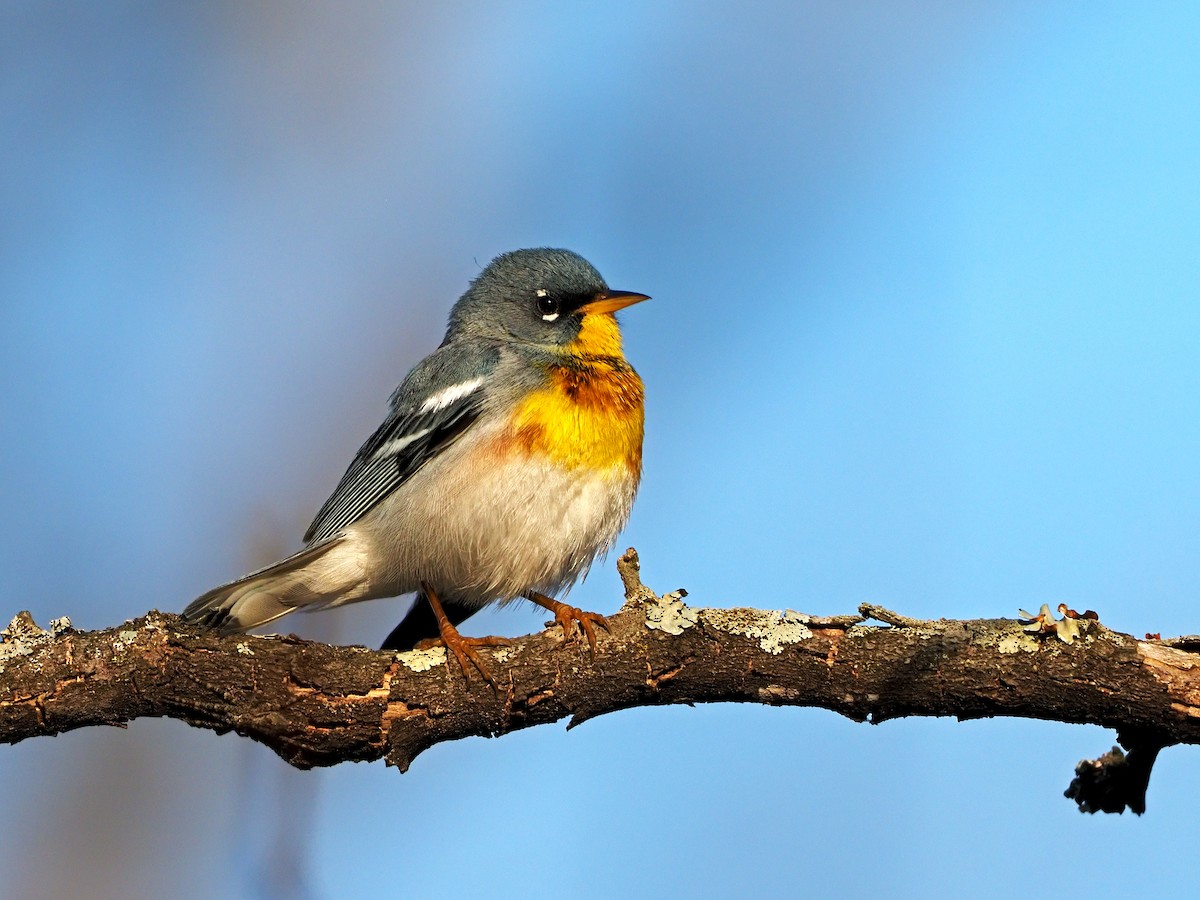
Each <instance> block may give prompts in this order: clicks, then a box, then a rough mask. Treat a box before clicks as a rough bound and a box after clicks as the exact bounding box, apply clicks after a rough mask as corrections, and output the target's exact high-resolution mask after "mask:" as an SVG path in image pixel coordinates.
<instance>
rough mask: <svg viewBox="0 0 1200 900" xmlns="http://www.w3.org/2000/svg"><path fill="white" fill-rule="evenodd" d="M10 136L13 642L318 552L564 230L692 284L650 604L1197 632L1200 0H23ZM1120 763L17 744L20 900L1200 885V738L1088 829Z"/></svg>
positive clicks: (564, 743) (816, 746)
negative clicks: (471, 307)
mask: <svg viewBox="0 0 1200 900" xmlns="http://www.w3.org/2000/svg"><path fill="white" fill-rule="evenodd" d="M0 156H2V158H3V161H4V163H3V166H0V387H2V390H3V415H2V416H0V458H2V459H3V465H2V466H0V497H2V498H3V501H2V502H3V514H2V521H0V571H2V572H3V573H4V574H3V580H4V587H3V588H2V589H0V599H2V601H3V602H2V603H0V618H2V619H3V620H4V621H5V622H6V621H7V620H8V619H9V618H10V617H11V615H12V614H14V613H15V612H16V611H17V610H19V609H25V608H28V609H31V610H32V611H33V613H34V615H35V617H36V618H37V620H38V621H39V622H40V623H42V624H45V623H46V621H47V620H48V619H50V618H52V617H55V616H60V615H64V614H67V615H70V616H71V618H72V619H73V621H74V623H75V624H76V626H77V627H81V628H89V629H90V628H100V627H107V626H111V625H115V624H117V623H119V622H121V621H122V620H124V619H127V618H131V617H133V616H137V615H140V614H141V613H143V612H145V611H146V610H147V609H149V608H158V609H164V610H180V609H182V607H183V606H184V605H185V604H186V603H187V602H188V601H189V600H190V599H192V598H193V597H194V596H195V595H197V594H198V593H200V592H201V591H203V590H205V589H207V588H209V587H211V586H213V585H214V584H216V583H218V582H221V581H225V580H227V579H229V578H232V577H234V576H237V575H240V574H242V573H244V572H245V571H247V570H249V569H250V568H251V567H253V566H256V565H258V564H261V563H264V562H267V561H270V560H273V559H275V558H277V557H278V556H280V555H282V554H283V553H284V552H286V551H288V550H292V549H295V548H297V547H298V546H299V542H300V536H301V534H302V533H303V531H304V529H305V526H306V525H307V524H308V521H309V520H310V518H311V516H312V515H313V513H314V512H315V510H316V509H317V507H318V506H319V505H320V503H321V501H322V500H323V499H324V498H325V496H326V495H327V494H328V492H329V491H330V490H331V489H332V488H333V486H334V484H335V483H336V482H337V480H338V478H339V477H340V475H341V473H342V471H343V469H344V467H345V465H346V464H347V462H348V461H349V459H350V457H351V455H352V454H353V452H354V450H355V449H356V448H357V447H358V445H359V444H360V443H361V441H362V440H363V439H364V438H365V437H366V436H367V435H368V434H370V432H371V431H372V430H373V429H374V427H375V426H376V425H377V423H378V421H379V420H380V418H381V416H382V415H383V412H384V409H385V405H386V400H387V396H388V393H389V392H390V390H391V389H392V388H393V387H394V386H395V385H396V383H398V382H399V380H400V379H401V377H402V376H403V375H404V374H405V372H406V371H407V370H408V368H409V367H410V366H411V365H412V364H413V363H415V362H416V361H417V359H419V358H420V357H421V356H422V355H424V354H425V353H427V352H428V351H429V350H431V349H432V348H433V347H434V346H435V345H436V344H437V343H438V342H439V341H440V339H441V335H442V331H443V328H444V323H445V317H446V313H447V311H448V310H449V308H450V305H451V303H452V302H453V301H454V299H455V298H457V296H458V295H459V294H460V293H461V292H462V290H463V289H464V288H465V287H466V284H467V282H468V281H469V280H470V279H471V278H472V277H474V276H475V275H476V274H477V273H478V272H479V270H480V268H481V267H482V266H483V265H484V264H486V263H487V261H488V260H489V259H491V258H492V257H493V256H494V255H496V254H497V253H499V252H502V251H505V250H510V249H514V248H517V247H527V246H539V245H550V246H564V247H569V248H572V249H574V250H577V251H579V252H580V253H582V254H583V255H585V256H586V257H587V258H589V259H590V260H591V261H592V262H594V263H595V264H596V265H597V267H598V268H599V269H600V271H601V272H602V273H603V274H604V275H605V277H606V278H607V279H608V281H609V283H610V284H612V285H613V286H615V287H620V288H623V289H628V290H637V291H643V292H646V293H649V294H652V295H653V296H654V300H653V302H651V303H648V304H645V305H644V306H639V307H637V308H636V309H634V310H631V311H630V312H629V313H628V314H626V315H625V316H624V320H623V321H624V325H625V333H626V349H627V352H628V355H629V357H630V358H631V359H632V360H633V362H634V363H635V365H636V366H637V368H638V369H639V371H640V372H641V373H642V375H643V377H644V379H645V381H646V386H647V394H648V398H649V399H648V434H647V441H646V455H645V463H646V468H645V476H644V481H643V488H642V491H641V495H640V497H639V500H638V504H637V506H636V508H635V511H634V514H633V518H632V521H631V522H630V525H629V527H628V529H627V531H626V532H625V534H624V536H623V537H622V538H621V540H620V546H621V547H624V546H628V545H633V546H636V547H637V548H638V549H639V551H640V552H641V555H642V560H643V576H644V578H645V580H646V582H647V583H648V584H649V585H650V586H652V587H654V588H656V589H657V590H659V591H666V590H670V589H674V588H678V587H681V586H682V587H686V588H688V590H689V591H690V598H689V602H694V603H695V604H696V605H707V606H736V605H754V606H760V607H767V608H784V607H790V608H793V609H797V610H802V611H805V612H810V613H816V614H835V613H846V612H850V611H852V610H853V609H854V608H855V607H856V606H857V604H858V603H860V602H862V601H864V600H870V601H875V602H879V603H883V604H885V605H887V606H889V607H892V608H894V609H896V610H898V611H900V612H903V613H906V614H909V615H915V616H930V617H940V616H946V617H983V616H986V617H992V616H1013V615H1015V614H1016V612H1017V609H1018V608H1019V607H1024V608H1025V609H1030V610H1034V609H1036V608H1037V607H1038V606H1039V605H1040V604H1041V603H1050V604H1052V605H1053V604H1056V603H1058V602H1060V601H1065V602H1067V603H1069V604H1070V605H1072V606H1074V607H1076V608H1078V609H1084V608H1088V607H1090V608H1093V609H1096V610H1098V611H1099V612H1100V614H1101V617H1102V619H1103V620H1104V621H1105V623H1106V624H1108V625H1109V626H1110V627H1113V628H1116V629H1120V630H1123V631H1129V632H1133V633H1136V634H1139V635H1140V634H1142V633H1144V632H1162V633H1163V634H1164V635H1167V634H1180V633H1190V632H1196V631H1200V607H1198V606H1197V603H1196V597H1197V594H1198V592H1200V502H1198V501H1200V472H1198V470H1197V459H1198V458H1200V419H1198V417H1197V414H1196V397H1197V393H1198V390H1200V356H1198V351H1200V303H1198V302H1197V298H1198V296H1200V270H1198V268H1197V264H1196V258H1197V254H1196V247H1197V245H1198V243H1200V165H1197V159H1198V158H1200V7H1197V6H1196V5H1195V4H1190V3H1179V4H1171V3H1158V4H1137V3H1093V4H1087V5H1080V4H1073V3H1055V2H1042V0H1039V2H1029V3H1021V2H992V3H988V2H978V3H949V2H947V3H927V2H926V3H915V2H887V3H883V2H864V3H854V4H848V3H842V2H836V0H829V2H786V3H766V2H764V3H756V4H745V3H737V4H735V3H716V2H713V3H705V2H666V0H664V2H657V3H652V4H651V3H635V2H609V3H605V4H595V5H590V6H584V5H582V4H561V3H550V2H545V3H520V2H518V3H466V2H453V3H442V4H425V3H391V4H383V3H370V4H367V3H363V4H353V5H347V4H333V3H326V4H304V5H300V4H287V3H280V2H276V3H258V4H243V3H232V2H225V3H206V4H137V3H130V4H123V3H109V4H89V3H83V2H67V3H58V4H44V3H28V2H12V3H5V4H4V5H3V6H2V7H0ZM612 563H613V560H612V559H609V560H608V561H607V562H605V563H603V564H598V565H597V566H596V567H595V568H594V569H593V571H592V574H591V577H590V578H589V579H588V581H587V582H586V583H584V584H581V585H580V586H578V587H577V588H576V590H575V591H574V592H573V593H572V594H571V597H572V600H573V602H575V603H578V604H579V605H581V606H584V607H586V608H589V609H597V610H599V611H602V612H603V611H612V610H615V609H616V608H617V607H618V606H619V604H620V596H621V592H620V583H619V579H618V578H617V575H616V572H615V569H614V567H613V564H612ZM407 603H408V600H407V599H399V600H395V601H377V602H374V603H370V604H365V605H363V606H360V607H359V608H352V609H349V610H345V611H342V612H339V613H331V614H328V615H325V616H320V615H318V616H307V617H306V616H295V617H292V618H290V619H288V620H287V621H286V623H285V625H284V629H285V630H295V631H297V632H299V633H301V634H304V635H306V636H309V637H314V638H320V639H323V640H333V641H339V642H344V643H362V644H368V645H372V646H377V645H378V643H379V641H380V640H381V639H382V638H383V637H384V635H386V634H387V632H388V631H389V630H390V628H391V627H392V626H393V625H394V624H395V623H396V622H397V621H398V619H399V617H400V616H401V615H402V612H403V610H404V608H405V607H406V604H407ZM545 619H546V615H545V613H543V612H542V611H540V610H534V609H530V608H528V607H514V608H509V609H507V610H503V611H498V612H489V613H486V614H484V615H480V616H478V617H476V618H475V619H473V620H472V622H471V623H470V626H469V628H468V629H467V630H468V633H472V632H473V633H477V634H482V633H501V634H512V635H517V634H523V633H527V632H529V631H533V630H536V629H538V628H540V627H541V624H542V622H543V621H544V620H545ZM1113 739H1114V736H1113V735H1112V734H1111V733H1108V732H1105V731H1103V730H1101V729H1097V728H1085V727H1068V726H1065V725H1057V724H1050V723H1040V722H1025V721H1012V720H997V721H983V722H970V723H965V724H959V723H956V722H953V721H947V720H909V721H899V722H889V723H886V724H884V725H882V726H879V727H871V726H867V725H855V724H852V723H850V722H848V721H845V720H843V719H840V718H838V717H837V716H835V715H833V714H831V713H827V712H823V711H818V710H796V709H768V708H757V707H751V706H733V705H726V706H710V707H705V708H696V709H687V708H678V709H650V710H631V711H628V712H624V713H620V714H616V715H611V716H606V717H603V718H601V719H597V720H593V721H590V722H588V723H587V724H586V725H585V726H583V727H581V728H579V729H577V730H574V731H572V732H570V733H569V734H568V733H565V732H564V731H563V729H562V727H547V728H540V729H536V730H531V731H526V732H522V733H518V734H514V735H511V736H509V737H505V738H504V739H502V740H496V741H485V740H482V739H478V740H467V741H462V742H459V743H456V744H452V745H442V746H438V747H436V748H434V749H432V750H431V751H429V752H428V753H426V754H425V755H424V756H422V757H420V758H419V759H418V760H417V761H416V763H415V764H414V765H413V767H412V769H411V771H410V772H409V773H408V774H406V775H403V776H401V775H400V774H398V773H397V772H396V771H395V770H388V769H385V768H384V766H383V765H382V764H373V765H356V766H350V765H346V766H341V767H339V768H336V769H332V770H327V771H319V772H307V773H305V772H296V771H292V770H290V769H288V768H287V767H286V766H285V765H284V764H283V763H282V762H280V761H279V760H277V759H276V758H275V757H274V756H273V755H272V754H271V753H270V752H269V751H266V750H264V749H262V748H261V747H258V746H257V745H253V744H251V743H249V742H247V741H245V740H242V739H240V738H237V737H234V736H225V737H217V736H215V735H213V734H211V733H208V732H203V731H198V730H193V729H189V728H188V727H186V726H184V725H183V724H181V723H178V722H173V721H138V722H134V723H133V724H132V725H131V726H130V727H129V729H128V730H119V729H110V730H100V729H92V730H88V731H84V732H75V733H72V734H68V735H64V736H61V737H58V738H56V739H52V740H50V739H41V740H33V741H28V742H25V743H23V744H20V745H18V746H16V747H0V781H2V782H3V784H4V785H5V801H4V803H3V805H2V806H0V834H3V840H0V871H3V872H4V873H5V874H4V877H3V879H2V880H0V895H3V896H5V897H14V898H25V897H74V896H89V897H94V898H106V897H113V898H117V897H122V898H124V897H181V898H187V897H213V896H217V897H231V898H239V897H277V896H278V897H306V898H337V897H354V896H365V895H367V894H368V892H371V893H377V892H383V895H384V896H388V895H403V896H409V897H434V896H444V895H446V894H456V895H462V896H488V897H509V896H512V897H516V896H522V897H525V896H532V897H541V896H544V897H552V896H578V897H608V896H662V895H668V894H670V895H685V896H697V897H721V896H727V895H730V894H733V893H735V892H736V893H738V894H743V895H748V896H766V895H774V894H779V893H785V894H786V893H792V892H811V893H813V894H818V893H820V894H831V895H834V896H850V897H856V896H872V897H875V896H889V897H904V896H921V897H960V896H963V895H966V894H969V895H973V896H976V897H1010V896H1013V895H1014V894H1021V895H1024V896H1031V897H1032V896H1054V897H1061V896H1072V895H1076V896H1082V895H1087V896H1089V897H1098V896H1117V895H1124V894H1127V893H1129V892H1130V891H1133V890H1136V891H1137V892H1138V893H1139V894H1146V895H1159V896H1170V895H1172V894H1179V893H1180V892H1181V888H1180V884H1181V880H1180V876H1181V875H1182V874H1183V872H1182V871H1181V866H1183V867H1186V866H1187V865H1188V863H1187V862H1186V860H1190V859H1191V858H1192V857H1193V856H1194V851H1195V840H1194V838H1195V829H1194V823H1195V802H1194V798H1195V797H1196V796H1197V793H1198V791H1200V754H1198V753H1197V752H1196V750H1195V749H1194V748H1177V749H1173V750H1169V751H1167V752H1165V753H1164V754H1163V755H1162V758H1161V760H1160V762H1159V764H1158V766H1157V768H1156V770H1155V774H1154V779H1153V781H1152V783H1151V788H1150V794H1149V812H1148V813H1147V815H1146V816H1145V817H1143V818H1142V819H1135V818H1133V817H1132V816H1128V815H1126V816H1124V817H1102V816H1098V817H1085V816H1082V815H1080V814H1079V813H1078V812H1077V811H1076V809H1075V807H1074V804H1073V803H1071V802H1070V801H1068V800H1065V799H1063V797H1062V791H1063V789H1064V788H1065V787H1066V786H1067V783H1068V782H1069V781H1070V778H1071V774H1072V768H1073V766H1074V765H1075V763H1076V761H1078V760H1079V759H1081V758H1085V757H1094V756H1098V755H1099V754H1100V753H1102V752H1104V751H1105V750H1107V749H1108V748H1109V747H1110V746H1111V744H1112V742H1113Z"/></svg>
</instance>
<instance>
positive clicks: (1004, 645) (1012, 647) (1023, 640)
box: [996, 631, 1038, 653]
mask: <svg viewBox="0 0 1200 900" xmlns="http://www.w3.org/2000/svg"><path fill="white" fill-rule="evenodd" d="M1037 650H1038V640H1037V638H1034V637H1030V636H1029V635H1028V634H1026V633H1024V632H1022V631H1012V632H1009V633H1008V634H1006V635H1004V636H1003V637H1001V638H1000V640H999V641H997V642H996V652H997V653H1036V652H1037Z"/></svg>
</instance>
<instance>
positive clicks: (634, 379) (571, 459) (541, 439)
mask: <svg viewBox="0 0 1200 900" xmlns="http://www.w3.org/2000/svg"><path fill="white" fill-rule="evenodd" d="M565 349H566V353H564V354H563V356H562V359H561V360H560V361H558V362H557V363H556V364H555V365H552V366H551V367H550V369H549V372H548V375H549V378H548V382H547V384H546V386H545V387H543V388H541V389H540V390H537V391H535V392H534V393H533V394H531V395H530V396H529V397H527V398H526V400H525V401H524V402H523V403H522V404H521V407H520V409H519V410H518V411H517V414H516V417H515V419H514V422H513V429H512V431H511V432H510V440H511V442H512V443H515V444H516V445H517V446H518V447H520V448H521V449H522V450H524V451H525V452H527V453H531V454H539V455H545V456H549V457H550V458H551V459H554V460H555V461H556V462H558V463H559V464H560V465H562V466H564V467H566V468H588V469H613V470H614V471H615V472H619V473H621V474H625V473H626V472H627V473H629V474H631V475H633V477H634V478H635V479H636V478H637V477H638V476H639V475H640V474H641V470H642V431H643V422H644V409H643V400H644V391H643V388H642V379H641V378H639V377H638V374H637V372H635V371H634V370H633V368H632V367H631V366H630V365H629V364H628V363H627V362H625V359H624V357H623V356H622V355H621V337H620V332H619V331H617V323H616V320H615V319H614V318H613V317H612V316H611V315H607V314H604V315H589V316H585V317H584V320H583V324H582V326H581V327H580V330H579V336H578V337H577V338H576V339H575V340H574V341H572V342H571V344H569V345H568V346H567V347H566V348H565ZM510 446H511V444H510ZM622 470H624V471H622Z"/></svg>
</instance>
